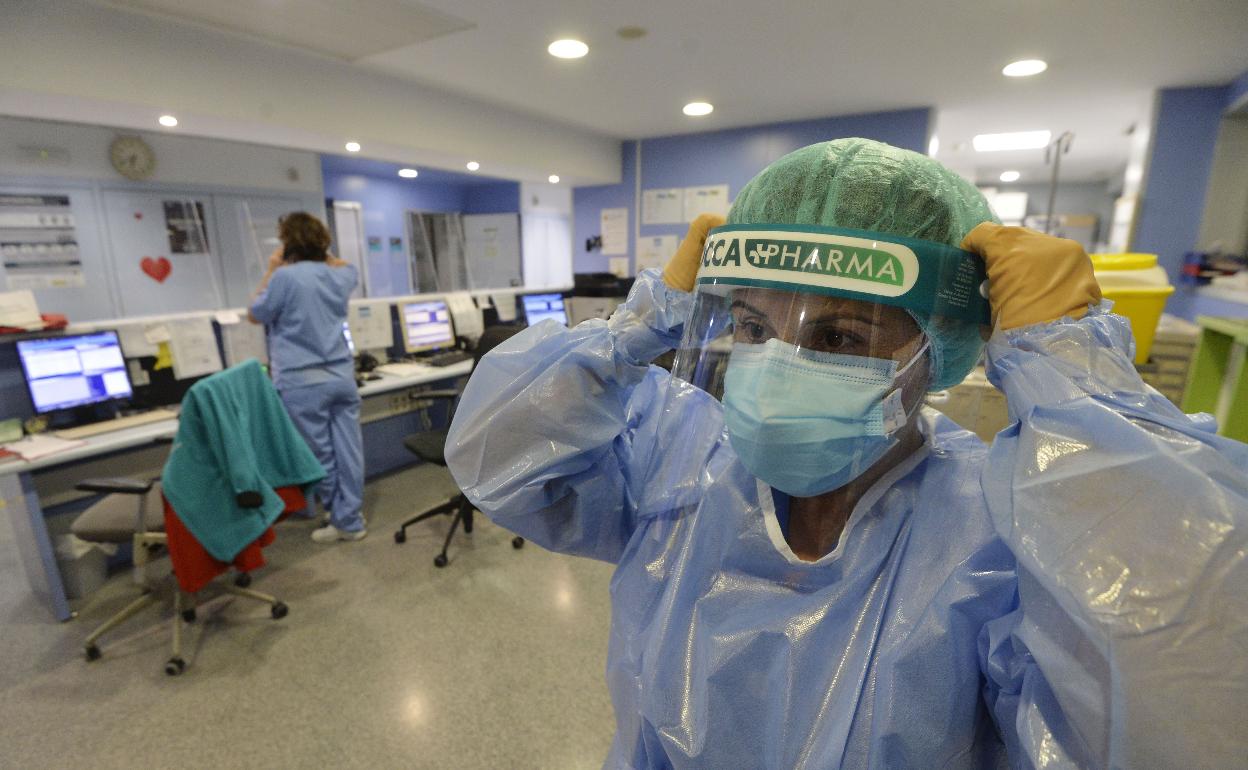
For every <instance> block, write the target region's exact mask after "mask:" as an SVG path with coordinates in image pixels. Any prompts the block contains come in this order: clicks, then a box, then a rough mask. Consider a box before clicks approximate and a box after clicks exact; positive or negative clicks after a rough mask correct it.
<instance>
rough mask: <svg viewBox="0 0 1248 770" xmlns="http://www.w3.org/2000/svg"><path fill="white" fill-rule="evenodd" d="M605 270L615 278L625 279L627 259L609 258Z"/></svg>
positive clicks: (626, 275)
mask: <svg viewBox="0 0 1248 770" xmlns="http://www.w3.org/2000/svg"><path fill="white" fill-rule="evenodd" d="M607 270H609V271H610V272H611V274H612V275H614V276H615V277H616V278H627V277H628V257H611V258H610V259H608V260H607Z"/></svg>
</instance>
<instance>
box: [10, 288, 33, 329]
mask: <svg viewBox="0 0 1248 770" xmlns="http://www.w3.org/2000/svg"><path fill="white" fill-rule="evenodd" d="M0 326H8V327H12V328H15V329H27V330H35V329H42V328H43V318H42V317H41V316H40V315H39V305H38V303H36V302H35V295H34V294H33V293H32V292H31V291H30V290H28V289H27V290H23V291H5V292H0Z"/></svg>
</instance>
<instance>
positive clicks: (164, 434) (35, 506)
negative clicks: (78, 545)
mask: <svg viewBox="0 0 1248 770" xmlns="http://www.w3.org/2000/svg"><path fill="white" fill-rule="evenodd" d="M471 371H472V361H461V362H459V363H457V364H454V365H452V366H444V367H432V366H431V367H429V371H427V372H421V373H419V374H415V375H411V376H408V377H389V376H383V377H382V378H381V379H379V380H371V381H369V382H366V383H365V384H364V386H363V387H361V388H360V396H361V397H363V398H368V397H370V396H377V395H381V394H384V393H388V392H390V391H394V390H400V389H402V388H409V387H413V386H417V385H428V384H429V383H432V382H439V381H442V380H449V379H454V378H456V377H462V376H464V375H466V374H469V373H470V372H471ZM177 432H178V421H177V420H176V419H174V420H162V421H161V422H153V423H148V424H147V425H139V426H136V427H134V428H127V429H124V430H118V431H113V432H110V433H101V434H99V435H96V436H91V437H89V438H87V439H85V441H86V443H85V444H83V445H82V446H79V447H74V448H73V449H69V450H66V451H64V452H60V453H58V454H54V455H48V456H46V457H41V458H39V459H38V460H34V461H32V462H26V461H21V460H19V461H16V462H7V463H4V464H3V465H0V509H3V510H4V511H5V512H6V513H7V514H8V517H9V521H10V522H11V523H12V525H13V532H14V535H15V541H16V545H17V549H18V552H19V556H20V558H21V561H22V568H23V570H24V571H25V573H26V580H27V582H28V583H29V584H30V589H31V591H32V592H33V593H34V594H35V595H36V596H37V597H39V599H40V600H42V601H43V602H44V603H45V604H47V606H48V608H49V609H50V610H51V612H52V614H53V616H54V617H55V618H56V619H57V620H69V619H70V618H72V617H73V615H74V613H73V612H72V611H71V610H70V608H69V602H68V600H67V599H66V598H65V586H64V583H63V582H62V580H61V571H60V568H58V567H57V564H56V555H55V553H54V551H53V544H52V538H51V536H50V535H49V533H48V526H47V522H46V521H45V520H44V513H43V507H42V505H41V504H40V498H39V493H38V491H37V490H36V489H35V474H36V473H39V472H41V471H42V472H44V473H49V472H57V471H59V472H65V473H73V470H74V468H73V467H72V466H81V465H85V464H88V463H90V462H92V461H95V462H96V463H97V464H100V463H109V462H113V463H115V462H117V460H118V458H119V456H121V455H122V454H123V453H129V452H136V451H141V450H146V451H149V452H150V451H152V450H153V449H154V445H155V444H156V443H157V442H158V441H160V440H161V439H170V438H172V437H173V436H174V435H176V434H177ZM162 454H163V453H162ZM89 475H99V473H98V472H94V473H82V474H80V475H78V476H77V478H85V477H86V476H89Z"/></svg>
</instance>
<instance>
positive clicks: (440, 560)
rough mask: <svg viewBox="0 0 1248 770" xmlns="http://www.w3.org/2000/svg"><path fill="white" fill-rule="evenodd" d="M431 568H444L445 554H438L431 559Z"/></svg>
mask: <svg viewBox="0 0 1248 770" xmlns="http://www.w3.org/2000/svg"><path fill="white" fill-rule="evenodd" d="M433 566H435V567H445V566H446V554H444V553H440V554H438V555H437V556H435V557H433Z"/></svg>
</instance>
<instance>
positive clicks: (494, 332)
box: [472, 325, 526, 367]
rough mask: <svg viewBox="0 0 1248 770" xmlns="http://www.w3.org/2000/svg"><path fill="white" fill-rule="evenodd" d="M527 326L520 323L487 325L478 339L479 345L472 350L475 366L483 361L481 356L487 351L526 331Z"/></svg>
mask: <svg viewBox="0 0 1248 770" xmlns="http://www.w3.org/2000/svg"><path fill="white" fill-rule="evenodd" d="M525 328H526V327H524V326H518V325H511V326H489V327H486V329H485V331H484V332H482V333H481V339H479V340H477V346H476V347H475V348H473V350H472V363H473V366H474V367H475V366H476V365H477V364H479V363H481V357H482V356H484V355H485V354H486V353H489V352H490V351H491V350H493V349H494V348H496V347H498V346H499V345H501V344H503V343H504V342H506V341H507V340H509V339H511V338H512V337H514V336H516V335H517V334H519V333H520V332H522V331H524V330H525Z"/></svg>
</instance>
